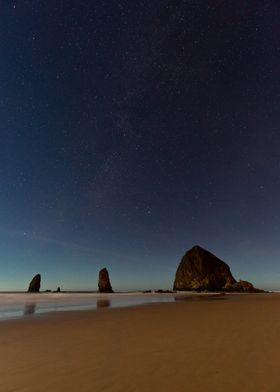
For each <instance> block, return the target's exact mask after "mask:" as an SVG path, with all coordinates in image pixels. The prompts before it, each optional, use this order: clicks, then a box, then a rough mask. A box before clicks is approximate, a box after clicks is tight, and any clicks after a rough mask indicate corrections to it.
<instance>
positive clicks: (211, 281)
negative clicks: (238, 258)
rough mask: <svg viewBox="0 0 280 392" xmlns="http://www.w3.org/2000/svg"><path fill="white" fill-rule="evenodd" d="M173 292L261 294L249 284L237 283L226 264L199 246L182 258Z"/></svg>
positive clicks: (244, 282) (241, 281) (245, 282)
mask: <svg viewBox="0 0 280 392" xmlns="http://www.w3.org/2000/svg"><path fill="white" fill-rule="evenodd" d="M173 290H178V291H227V292H238V293H240V292H247V293H248V292H250V293H252V292H254V293H258V292H263V290H259V289H256V288H255V287H254V286H253V285H252V283H250V282H247V281H244V280H240V281H239V282H237V281H236V280H235V279H234V277H233V276H232V273H231V271H230V268H229V266H228V265H227V263H225V262H224V261H222V260H220V259H218V257H216V256H214V255H213V254H212V253H210V252H208V251H207V250H205V249H203V248H201V247H200V246H194V247H193V248H191V249H190V250H189V251H187V253H186V254H185V256H183V258H182V260H181V262H180V264H179V266H178V268H177V271H176V275H175V280H174V285H173Z"/></svg>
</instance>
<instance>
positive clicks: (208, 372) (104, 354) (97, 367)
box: [0, 293, 280, 392]
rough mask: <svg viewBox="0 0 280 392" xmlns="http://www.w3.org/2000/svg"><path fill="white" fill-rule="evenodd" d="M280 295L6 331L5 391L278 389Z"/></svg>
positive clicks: (21, 324) (1, 359) (2, 350)
mask: <svg viewBox="0 0 280 392" xmlns="http://www.w3.org/2000/svg"><path fill="white" fill-rule="evenodd" d="M279 339H280V294H277V293H274V294H252V295H235V296H230V298H229V296H226V298H225V299H223V298H222V297H221V298H220V299H219V300H218V299H215V300H186V301H178V302H175V303H162V304H151V305H143V306H138V307H132V308H120V309H106V308H104V309H100V310H98V311H80V312H72V313H70V312H67V313H60V314H53V315H48V316H46V315H44V316H37V317H33V316H32V317H30V318H27V319H23V320H14V321H3V322H1V323H0V380H1V382H0V391H3V392H38V391H42V392H49V391H51V392H56V391H57V392H58V391H59V392H64V391H68V392H72V391H75V392H85V391H88V392H99V391H108V392H110V391H112V392H113V391H119V392H123V391H126V392H130V391H137V392H138V391H139V392H140V391H141V392H144V391H147V392H152V391H155V392H160V391H166V392H167V391H168V392H169V391H176V392H181V391H182V392H183V391H184V392H186V391H187V392H192V391H198V392H200V391H203V392H204V391H206V392H212V391H213V392H214V391H215V392H219V391H223V392H224V391H234V392H236V391H245V392H250V391H254V392H258V391H259V392H274V391H275V392H276V391H277V392H278V391H279V390H280V371H279V366H280V365H279V364H280V344H279Z"/></svg>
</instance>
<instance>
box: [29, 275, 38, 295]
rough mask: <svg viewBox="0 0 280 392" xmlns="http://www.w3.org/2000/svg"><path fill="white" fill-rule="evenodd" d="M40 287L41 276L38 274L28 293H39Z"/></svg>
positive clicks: (32, 281)
mask: <svg viewBox="0 0 280 392" xmlns="http://www.w3.org/2000/svg"><path fill="white" fill-rule="evenodd" d="M40 287H41V275H40V274H37V275H35V276H34V278H33V279H32V280H31V282H30V284H29V287H28V292H29V293H39V291H40Z"/></svg>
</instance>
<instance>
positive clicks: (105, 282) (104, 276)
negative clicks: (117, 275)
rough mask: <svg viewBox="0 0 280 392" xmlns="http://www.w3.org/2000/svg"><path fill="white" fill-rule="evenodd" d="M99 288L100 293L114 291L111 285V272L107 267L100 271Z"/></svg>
mask: <svg viewBox="0 0 280 392" xmlns="http://www.w3.org/2000/svg"><path fill="white" fill-rule="evenodd" d="M98 289H99V292H100V293H113V292H114V291H113V289H112V286H111V282H110V278H109V272H108V270H107V268H103V269H102V270H100V271H99V280H98Z"/></svg>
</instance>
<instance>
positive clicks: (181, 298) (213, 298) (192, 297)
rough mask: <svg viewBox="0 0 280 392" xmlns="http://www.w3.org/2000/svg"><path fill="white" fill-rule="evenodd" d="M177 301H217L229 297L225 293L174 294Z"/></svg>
mask: <svg viewBox="0 0 280 392" xmlns="http://www.w3.org/2000/svg"><path fill="white" fill-rule="evenodd" d="M174 299H175V301H217V300H224V299H228V298H227V296H226V295H225V293H219V294H205V295H186V296H174Z"/></svg>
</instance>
